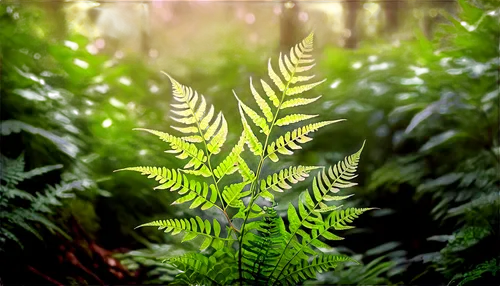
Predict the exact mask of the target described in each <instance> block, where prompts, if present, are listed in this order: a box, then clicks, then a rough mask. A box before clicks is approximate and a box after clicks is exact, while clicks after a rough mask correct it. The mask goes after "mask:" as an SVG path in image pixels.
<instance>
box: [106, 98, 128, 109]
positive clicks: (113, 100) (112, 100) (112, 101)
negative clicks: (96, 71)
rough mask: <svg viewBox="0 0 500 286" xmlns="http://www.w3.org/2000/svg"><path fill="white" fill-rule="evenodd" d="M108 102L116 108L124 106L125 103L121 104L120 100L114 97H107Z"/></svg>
mask: <svg viewBox="0 0 500 286" xmlns="http://www.w3.org/2000/svg"><path fill="white" fill-rule="evenodd" d="M109 103H110V104H111V105H113V106H114V107H117V108H122V107H124V106H125V104H123V103H122V102H121V101H119V100H118V99H116V98H114V97H112V98H110V99H109Z"/></svg>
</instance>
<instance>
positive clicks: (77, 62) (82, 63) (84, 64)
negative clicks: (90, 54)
mask: <svg viewBox="0 0 500 286" xmlns="http://www.w3.org/2000/svg"><path fill="white" fill-rule="evenodd" d="M73 63H74V64H75V65H77V66H79V67H81V68H82V69H87V68H88V67H89V63H87V62H85V61H82V60H80V59H74V60H73Z"/></svg>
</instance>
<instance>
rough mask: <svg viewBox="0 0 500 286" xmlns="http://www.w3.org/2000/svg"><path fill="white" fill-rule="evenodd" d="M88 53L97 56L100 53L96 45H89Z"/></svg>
mask: <svg viewBox="0 0 500 286" xmlns="http://www.w3.org/2000/svg"><path fill="white" fill-rule="evenodd" d="M87 51H88V52H89V53H91V54H93V55H95V54H97V53H98V52H99V49H97V47H96V46H94V45H88V46H87Z"/></svg>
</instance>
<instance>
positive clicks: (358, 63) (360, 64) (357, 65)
mask: <svg viewBox="0 0 500 286" xmlns="http://www.w3.org/2000/svg"><path fill="white" fill-rule="evenodd" d="M362 66H363V64H362V63H361V62H355V63H353V64H352V68H353V69H355V70H357V69H359V68H361V67H362Z"/></svg>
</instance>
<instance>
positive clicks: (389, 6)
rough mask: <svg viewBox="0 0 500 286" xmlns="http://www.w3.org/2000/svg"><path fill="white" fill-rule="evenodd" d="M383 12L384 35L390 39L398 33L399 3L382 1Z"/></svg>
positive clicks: (396, 0)
mask: <svg viewBox="0 0 500 286" xmlns="http://www.w3.org/2000/svg"><path fill="white" fill-rule="evenodd" d="M381 4H382V5H381V6H382V8H383V10H384V18H385V19H384V20H385V21H384V34H385V35H386V36H388V37H392V36H394V35H395V34H397V33H398V32H399V4H400V3H399V2H398V0H394V1H388V0H384V1H383V2H382V3H381Z"/></svg>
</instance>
